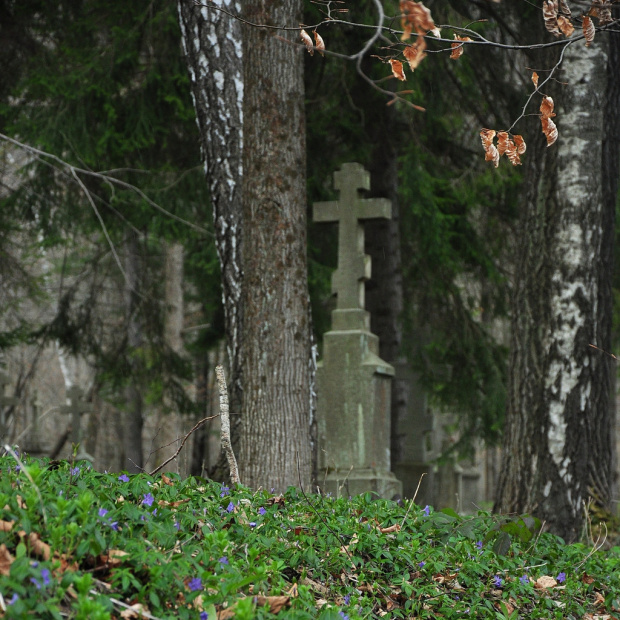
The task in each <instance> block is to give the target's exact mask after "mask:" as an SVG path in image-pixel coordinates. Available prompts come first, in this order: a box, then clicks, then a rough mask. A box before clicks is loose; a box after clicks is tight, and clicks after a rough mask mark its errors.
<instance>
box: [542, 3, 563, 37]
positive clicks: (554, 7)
mask: <svg viewBox="0 0 620 620" xmlns="http://www.w3.org/2000/svg"><path fill="white" fill-rule="evenodd" d="M543 18H544V20H545V28H546V29H547V30H548V31H549V32H550V33H551V34H552V35H554V36H556V37H559V36H560V29H559V28H558V3H557V2H556V0H544V2H543Z"/></svg>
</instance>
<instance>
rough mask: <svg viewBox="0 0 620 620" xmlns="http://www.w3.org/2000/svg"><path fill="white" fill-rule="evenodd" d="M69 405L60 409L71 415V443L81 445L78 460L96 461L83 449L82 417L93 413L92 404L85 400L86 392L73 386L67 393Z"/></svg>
mask: <svg viewBox="0 0 620 620" xmlns="http://www.w3.org/2000/svg"><path fill="white" fill-rule="evenodd" d="M67 400H68V401H69V404H68V405H64V406H62V407H61V408H60V411H61V413H70V414H71V443H73V444H76V445H77V444H79V448H78V454H77V456H76V459H77V460H87V461H91V462H92V461H94V458H93V457H92V456H91V455H90V454H88V453H87V452H86V451H85V450H84V448H83V447H82V428H81V417H82V414H84V413H90V412H91V411H93V405H92V403H89V402H86V401H85V400H84V392H83V391H82V389H81V388H79V387H77V386H75V385H74V386H73V387H71V388H69V390H68V392H67Z"/></svg>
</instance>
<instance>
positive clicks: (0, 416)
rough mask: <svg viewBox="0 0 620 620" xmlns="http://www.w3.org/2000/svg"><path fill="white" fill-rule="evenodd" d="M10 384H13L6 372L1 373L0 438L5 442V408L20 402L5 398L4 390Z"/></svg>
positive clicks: (15, 399)
mask: <svg viewBox="0 0 620 620" xmlns="http://www.w3.org/2000/svg"><path fill="white" fill-rule="evenodd" d="M9 383H11V379H10V378H9V376H8V375H7V374H6V373H4V372H0V437H2V440H3V441H4V434H5V433H6V412H5V410H4V408H5V407H12V406H14V405H17V403H18V402H19V399H18V398H12V397H10V396H5V394H4V390H5V388H6V386H7V385H9Z"/></svg>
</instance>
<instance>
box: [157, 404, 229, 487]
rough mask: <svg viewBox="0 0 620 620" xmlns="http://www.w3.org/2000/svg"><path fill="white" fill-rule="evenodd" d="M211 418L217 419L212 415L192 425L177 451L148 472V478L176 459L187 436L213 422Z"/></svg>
mask: <svg viewBox="0 0 620 620" xmlns="http://www.w3.org/2000/svg"><path fill="white" fill-rule="evenodd" d="M213 418H217V415H212V416H209V417H208V418H202V420H200V421H199V422H197V423H196V424H194V426H193V427H192V429H191V430H190V431H189V433H187V435H185V437H183V440H182V441H181V445H180V446H179V448H178V449H177V451H176V452H175V453H174V454H173V455H172V456H171V457H170V458H168V459H166V460H165V461H164V462H163V463H162V464H161V465H160V466H159V467H157V468H155V469H154V470H153V471H152V472H150V473H149V476H154V475H155V474H156V473H157V472H158V471H160V470H161V469H163V468H164V467H165V466H166V465H168V463H170V461H173V460H174V459H176V458H177V456H179V453H180V452H181V450H182V449H183V446H184V445H185V442H186V441H187V440H188V439H189V436H190V435H191V434H192V433H193V432H195V431H197V430H198V429H199V428H200V427H201V426H202V425H203V424H204V423H205V422H208V421H209V420H213ZM168 445H169V444H168ZM164 447H165V446H164Z"/></svg>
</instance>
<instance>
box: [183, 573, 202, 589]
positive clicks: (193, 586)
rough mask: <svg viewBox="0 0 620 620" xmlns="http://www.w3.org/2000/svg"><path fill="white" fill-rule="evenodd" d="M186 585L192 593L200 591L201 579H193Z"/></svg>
mask: <svg viewBox="0 0 620 620" xmlns="http://www.w3.org/2000/svg"><path fill="white" fill-rule="evenodd" d="M187 585H188V587H189V589H190V590H191V591H192V592H195V591H196V590H202V579H200V577H194V579H192V580H191V581H190V582H189V583H188V584H187Z"/></svg>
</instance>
